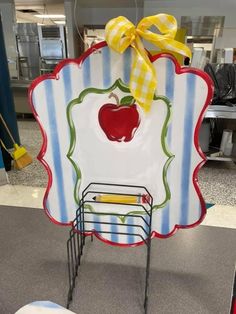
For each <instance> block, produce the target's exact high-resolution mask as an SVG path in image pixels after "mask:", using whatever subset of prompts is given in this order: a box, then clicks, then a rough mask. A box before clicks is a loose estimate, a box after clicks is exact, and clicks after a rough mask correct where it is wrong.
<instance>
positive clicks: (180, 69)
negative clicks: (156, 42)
mask: <svg viewBox="0 0 236 314" xmlns="http://www.w3.org/2000/svg"><path fill="white" fill-rule="evenodd" d="M106 46H107V43H106V42H105V41H103V42H100V43H98V44H96V45H94V46H93V47H91V48H90V49H88V50H87V51H86V52H85V53H84V54H83V55H82V56H81V57H80V58H78V59H65V60H63V61H61V62H60V63H59V64H58V65H57V66H56V68H55V69H54V72H53V73H50V74H45V75H42V76H40V77H38V78H36V79H35V80H34V81H33V82H32V84H31V85H30V87H29V90H28V99H29V103H30V107H31V110H32V112H33V115H34V117H35V119H36V121H37V122H38V124H39V127H40V130H41V133H42V137H43V144H42V147H41V149H40V152H39V154H38V156H37V159H38V160H39V161H40V162H41V163H42V164H43V166H44V167H45V169H46V171H47V174H48V184H47V188H46V192H45V195H44V198H43V208H44V211H45V213H46V215H47V216H48V217H49V219H50V220H51V221H52V222H54V223H55V224H57V225H61V226H72V222H69V223H61V222H59V221H57V220H55V219H54V218H53V217H52V216H51V215H50V213H49V211H48V209H47V206H46V201H47V197H48V194H49V190H50V188H51V186H52V180H53V179H52V172H51V169H50V167H49V165H48V164H47V162H46V161H45V160H44V159H43V157H44V155H45V153H46V151H47V135H46V132H45V130H44V129H43V126H42V123H41V121H40V119H39V116H38V114H37V112H36V110H35V108H34V106H33V90H34V88H35V87H36V86H37V85H38V84H40V83H41V82H42V81H44V80H46V79H52V80H58V79H59V78H60V75H59V72H60V70H61V69H62V68H63V67H64V66H66V65H68V64H71V63H73V64H77V65H78V66H79V67H80V66H81V65H82V63H83V62H84V60H85V59H86V58H87V57H88V56H90V54H92V53H93V52H94V51H96V50H98V49H101V48H103V47H106ZM159 58H169V59H170V60H172V61H173V63H174V64H175V73H176V74H183V73H193V74H196V75H198V76H200V77H201V78H202V79H203V80H204V81H205V82H206V83H207V86H208V94H207V98H206V101H205V104H204V106H203V108H202V111H201V113H200V116H199V118H198V121H197V124H196V127H195V130H194V146H195V148H196V151H197V152H198V154H199V155H200V157H201V158H202V159H203V160H202V161H201V162H200V163H199V164H198V165H197V167H196V168H195V169H194V172H193V176H192V181H193V185H194V188H195V190H196V192H197V195H198V197H199V200H200V204H201V209H202V213H201V216H200V218H199V220H198V221H196V222H195V223H193V224H191V225H175V227H174V229H173V230H172V231H171V232H170V233H168V234H166V235H163V234H160V233H157V232H156V231H153V232H152V235H151V237H152V238H154V237H158V238H168V237H170V236H172V235H173V234H175V233H176V232H177V230H178V229H187V228H193V227H195V226H197V225H199V224H200V223H201V222H202V221H203V219H204V217H205V215H206V205H205V201H204V199H203V196H202V194H201V191H200V188H199V184H198V176H197V175H198V172H199V170H200V169H201V167H202V166H203V165H204V163H205V162H206V157H205V155H204V154H203V152H202V150H201V148H200V146H199V142H198V134H199V130H200V126H201V124H202V121H203V119H204V113H205V112H206V109H207V107H208V105H209V104H210V102H211V100H212V97H213V82H212V80H211V78H210V77H209V76H208V75H207V74H206V73H205V72H203V71H201V70H199V69H195V68H188V67H181V66H180V65H179V63H178V62H177V60H176V59H175V58H174V57H173V56H172V55H170V54H166V53H160V54H157V55H154V56H150V60H151V62H154V61H156V60H157V59H159ZM91 234H94V235H95V236H96V237H97V238H98V239H100V240H101V241H103V242H105V243H107V244H110V245H113V246H120V247H136V246H139V245H142V244H144V241H140V242H137V243H133V244H126V243H114V242H111V241H109V240H107V239H104V238H103V237H102V236H101V235H100V234H99V233H98V232H96V231H93V232H90V233H87V234H86V235H91Z"/></svg>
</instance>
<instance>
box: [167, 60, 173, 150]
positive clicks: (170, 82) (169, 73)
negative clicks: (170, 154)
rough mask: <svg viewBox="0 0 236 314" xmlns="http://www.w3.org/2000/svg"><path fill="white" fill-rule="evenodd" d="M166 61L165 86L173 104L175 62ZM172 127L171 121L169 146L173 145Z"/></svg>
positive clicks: (168, 135) (168, 138) (168, 133)
mask: <svg viewBox="0 0 236 314" xmlns="http://www.w3.org/2000/svg"><path fill="white" fill-rule="evenodd" d="M166 63H167V64H166V86H165V89H166V97H167V98H168V99H169V100H170V101H171V103H172V104H173V99H174V87H175V71H174V64H173V62H172V61H171V60H167V61H166ZM170 122H171V121H170ZM171 129H172V124H171V123H170V124H169V126H168V131H167V140H168V144H169V147H170V146H171Z"/></svg>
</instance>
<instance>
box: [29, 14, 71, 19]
mask: <svg viewBox="0 0 236 314" xmlns="http://www.w3.org/2000/svg"><path fill="white" fill-rule="evenodd" d="M35 16H36V17H39V18H41V19H64V18H65V15H63V14H36V15H35Z"/></svg>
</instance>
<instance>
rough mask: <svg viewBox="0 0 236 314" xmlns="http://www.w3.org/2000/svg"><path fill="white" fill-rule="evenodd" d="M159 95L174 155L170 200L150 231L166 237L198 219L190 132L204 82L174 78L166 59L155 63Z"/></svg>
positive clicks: (191, 77) (195, 158)
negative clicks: (166, 106)
mask: <svg viewBox="0 0 236 314" xmlns="http://www.w3.org/2000/svg"><path fill="white" fill-rule="evenodd" d="M155 67H156V71H157V73H162V75H159V76H158V81H159V88H158V93H159V94H165V95H166V96H167V97H168V98H169V99H170V100H171V102H172V119H171V123H170V125H169V128H168V134H167V142H168V146H169V150H170V151H171V152H172V153H173V154H174V155H175V158H174V159H173V161H172V162H171V164H170V166H169V170H168V182H169V186H170V191H171V199H170V201H169V202H168V204H167V205H166V206H165V207H164V208H163V209H162V210H160V211H158V212H155V213H154V214H153V230H155V231H156V232H158V233H160V234H162V235H166V234H168V233H170V232H171V231H173V229H174V227H175V225H183V226H186V225H191V224H193V223H196V222H197V221H198V220H199V218H200V217H201V214H202V210H201V209H200V208H201V207H200V200H199V197H198V195H197V192H196V190H195V188H194V186H193V183H192V180H193V178H192V177H193V171H194V170H195V168H196V167H197V165H198V164H199V163H200V162H201V161H202V158H201V157H200V156H199V154H198V153H197V151H196V149H195V147H194V144H193V143H194V130H195V126H196V124H197V120H198V118H199V115H200V112H201V110H202V107H203V105H204V103H205V101H206V98H207V93H208V88H207V85H206V82H205V81H204V80H203V79H202V78H201V77H200V76H197V75H195V74H190V73H188V74H180V75H175V66H174V64H173V62H172V61H171V60H169V59H164V58H161V59H158V60H157V61H156V62H155Z"/></svg>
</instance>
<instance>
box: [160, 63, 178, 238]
mask: <svg viewBox="0 0 236 314" xmlns="http://www.w3.org/2000/svg"><path fill="white" fill-rule="evenodd" d="M174 80H175V72H174V64H173V62H172V61H171V60H166V83H165V95H166V97H167V98H168V99H169V100H170V101H171V102H172V103H173V98H174V84H175V81H174ZM170 122H171V121H170ZM171 130H172V124H171V123H170V124H169V126H168V130H167V141H168V145H169V147H171ZM170 150H171V148H170ZM167 176H168V182H169V178H170V168H169V169H168V173H167ZM169 232H170V204H169V203H168V204H167V205H166V207H164V208H163V209H162V216H161V233H162V234H167V233H169Z"/></svg>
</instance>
